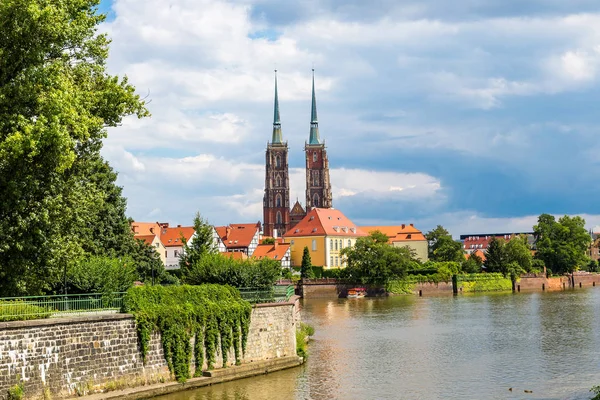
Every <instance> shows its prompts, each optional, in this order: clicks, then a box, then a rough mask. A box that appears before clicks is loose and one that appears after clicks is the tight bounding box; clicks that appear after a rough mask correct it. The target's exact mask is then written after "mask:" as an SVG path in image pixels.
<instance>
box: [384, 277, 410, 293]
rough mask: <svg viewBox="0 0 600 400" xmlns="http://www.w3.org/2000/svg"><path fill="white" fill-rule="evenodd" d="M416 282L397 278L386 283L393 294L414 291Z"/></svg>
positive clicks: (387, 289) (386, 288) (386, 287)
mask: <svg viewBox="0 0 600 400" xmlns="http://www.w3.org/2000/svg"><path fill="white" fill-rule="evenodd" d="M414 289H415V282H410V281H409V280H405V279H397V280H393V281H389V282H388V283H387V284H386V285H385V290H386V292H388V293H393V294H412V293H414Z"/></svg>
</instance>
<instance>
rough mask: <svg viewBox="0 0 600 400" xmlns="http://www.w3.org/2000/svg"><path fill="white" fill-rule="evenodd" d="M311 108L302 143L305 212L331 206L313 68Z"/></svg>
mask: <svg viewBox="0 0 600 400" xmlns="http://www.w3.org/2000/svg"><path fill="white" fill-rule="evenodd" d="M312 72H313V77H312V110H311V114H310V137H309V140H308V143H305V145H304V152H305V154H306V212H308V211H310V209H312V208H331V197H332V196H331V182H330V180H329V160H328V159H327V150H325V143H324V142H323V143H321V139H320V138H319V122H318V120H317V100H316V97H315V70H314V69H313V70H312Z"/></svg>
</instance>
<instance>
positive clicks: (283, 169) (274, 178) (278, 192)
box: [263, 70, 290, 237]
mask: <svg viewBox="0 0 600 400" xmlns="http://www.w3.org/2000/svg"><path fill="white" fill-rule="evenodd" d="M289 197H290V181H289V176H288V145H287V142H284V141H283V136H282V134H281V120H280V117H279V98H278V95H277V70H275V111H274V116H273V136H272V138H271V142H270V143H267V151H266V163H265V194H264V197H263V221H264V222H263V234H264V235H265V236H276V237H281V236H283V234H284V233H285V232H286V231H287V230H288V229H289V228H290V199H289Z"/></svg>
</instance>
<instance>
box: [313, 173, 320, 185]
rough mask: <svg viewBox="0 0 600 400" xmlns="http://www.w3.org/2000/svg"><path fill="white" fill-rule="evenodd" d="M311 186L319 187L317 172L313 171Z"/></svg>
mask: <svg viewBox="0 0 600 400" xmlns="http://www.w3.org/2000/svg"><path fill="white" fill-rule="evenodd" d="M313 186H319V171H313Z"/></svg>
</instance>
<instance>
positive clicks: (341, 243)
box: [340, 239, 344, 250]
mask: <svg viewBox="0 0 600 400" xmlns="http://www.w3.org/2000/svg"><path fill="white" fill-rule="evenodd" d="M343 247H344V242H342V239H340V250H341V249H342V248H343Z"/></svg>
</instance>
